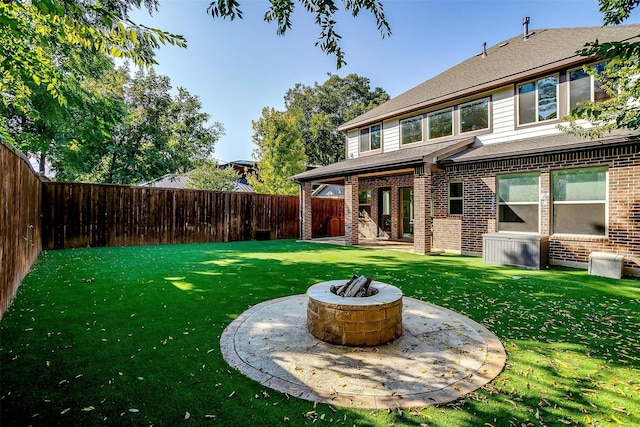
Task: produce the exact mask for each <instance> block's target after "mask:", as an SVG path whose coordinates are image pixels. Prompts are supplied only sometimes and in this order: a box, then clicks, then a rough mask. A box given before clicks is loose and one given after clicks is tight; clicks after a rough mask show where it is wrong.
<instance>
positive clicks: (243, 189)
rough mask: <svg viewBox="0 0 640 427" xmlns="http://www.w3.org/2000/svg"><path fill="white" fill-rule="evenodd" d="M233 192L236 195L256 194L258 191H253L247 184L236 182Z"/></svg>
mask: <svg viewBox="0 0 640 427" xmlns="http://www.w3.org/2000/svg"><path fill="white" fill-rule="evenodd" d="M232 191H233V192H235V193H255V192H256V190H254V189H253V187H252V186H250V185H249V184H245V183H243V182H241V181H240V180H238V181H236V184H235V186H234V187H233V190H232Z"/></svg>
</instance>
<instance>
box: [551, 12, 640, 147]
mask: <svg viewBox="0 0 640 427" xmlns="http://www.w3.org/2000/svg"><path fill="white" fill-rule="evenodd" d="M639 4H640V0H600V11H601V12H602V13H603V14H604V23H605V25H617V24H620V23H622V22H623V21H624V20H625V19H627V18H628V17H629V16H630V14H631V11H632V10H633V9H634V8H636V7H637V6H638V5H639ZM638 37H640V34H639V35H638ZM636 40H638V39H636ZM578 54H580V55H582V56H586V57H598V58H600V59H603V60H605V61H606V66H605V67H604V68H603V69H602V70H596V69H595V68H593V67H585V71H586V72H587V73H589V74H591V75H593V76H594V78H595V79H596V80H597V81H599V82H600V83H601V85H602V88H603V89H604V90H605V91H606V92H607V94H608V95H609V99H607V100H605V101H585V102H582V103H579V104H578V107H577V108H576V109H575V110H573V111H572V112H571V113H570V114H569V116H568V117H567V119H568V120H569V124H568V125H561V126H560V128H561V129H562V130H563V131H565V132H567V133H570V134H574V135H582V136H588V137H592V138H594V137H598V136H601V135H602V134H604V133H606V132H610V131H612V130H614V129H639V128H640V110H638V107H637V101H638V100H639V99H640V79H638V77H637V76H638V75H640V41H613V42H607V43H600V42H599V41H598V40H595V41H593V42H590V43H587V44H586V45H585V46H584V48H583V49H581V50H580V51H578ZM581 120H586V121H588V122H589V123H591V124H593V125H594V126H595V127H594V128H590V129H584V128H583V127H582V126H580V125H579V121H581Z"/></svg>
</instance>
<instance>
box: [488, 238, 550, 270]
mask: <svg viewBox="0 0 640 427" xmlns="http://www.w3.org/2000/svg"><path fill="white" fill-rule="evenodd" d="M548 254H549V236H542V235H539V234H518V233H488V234H483V235H482V260H483V261H484V262H486V263H489V264H502V265H512V266H514V267H523V268H529V269H532V270H540V269H543V268H545V267H546V266H547V263H548V257H549V256H548Z"/></svg>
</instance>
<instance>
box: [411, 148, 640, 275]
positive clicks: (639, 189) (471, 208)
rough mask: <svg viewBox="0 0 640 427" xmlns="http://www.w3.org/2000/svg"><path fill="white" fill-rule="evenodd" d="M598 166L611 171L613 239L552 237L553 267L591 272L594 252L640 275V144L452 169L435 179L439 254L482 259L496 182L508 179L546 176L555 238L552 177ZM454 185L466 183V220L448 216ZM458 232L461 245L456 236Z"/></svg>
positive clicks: (546, 228)
mask: <svg viewBox="0 0 640 427" xmlns="http://www.w3.org/2000/svg"><path fill="white" fill-rule="evenodd" d="M596 166H607V167H608V171H609V173H608V176H609V203H608V224H609V232H608V236H607V237H602V238H598V237H595V238H594V237H581V236H561V235H551V237H550V239H549V259H550V261H551V263H553V264H560V265H569V266H580V267H585V265H586V263H587V262H588V257H589V253H590V252H593V251H604V252H616V253H619V254H622V255H624V256H625V267H626V268H627V271H626V273H634V274H640V144H632V145H627V146H620V147H603V148H597V149H591V150H585V151H580V152H570V153H561V154H549V155H539V156H532V157H527V158H520V159H507V160H502V161H491V162H482V163H475V164H466V165H452V166H449V167H446V169H445V170H444V171H443V172H439V173H434V175H433V186H434V197H435V200H434V208H435V209H434V210H435V212H434V217H435V219H434V248H439V249H444V250H449V251H454V252H462V253H467V254H475V255H480V254H481V253H482V235H483V234H485V233H488V232H493V231H496V206H495V203H496V200H495V185H496V176H497V175H499V174H503V173H517V172H538V173H540V187H541V188H540V193H541V200H540V206H541V209H540V221H541V230H540V231H541V233H542V234H548V233H550V232H551V210H552V201H551V190H550V185H551V182H550V172H551V171H553V170H559V169H566V168H579V167H596ZM452 180H462V181H463V182H464V186H463V187H464V214H463V216H462V217H454V216H449V215H448V214H447V203H448V200H447V196H448V191H447V190H448V188H447V185H448V182H449V181H452ZM425 208H428V207H425ZM416 209H418V206H416ZM457 230H459V233H460V234H459V236H460V238H459V239H458V238H457V235H456V236H455V237H454V235H453V233H454V232H456V231H457ZM629 269H637V270H635V271H633V272H632V271H630V270H629Z"/></svg>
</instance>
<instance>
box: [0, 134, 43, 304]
mask: <svg viewBox="0 0 640 427" xmlns="http://www.w3.org/2000/svg"><path fill="white" fill-rule="evenodd" d="M41 188H42V187H41V182H40V178H39V177H38V175H37V174H36V173H35V172H34V171H33V169H32V168H31V165H30V164H29V161H28V160H27V159H26V157H24V156H20V155H17V154H15V153H13V152H12V151H11V150H10V149H9V148H8V147H6V146H5V145H3V144H0V316H2V313H4V311H5V310H6V309H7V307H8V306H9V303H10V302H11V300H12V299H13V297H14V296H15V294H16V291H17V290H18V286H19V285H20V282H21V281H22V279H23V278H24V276H25V275H26V274H27V273H28V272H29V269H30V268H31V265H32V264H33V263H34V262H35V260H36V259H37V258H38V254H39V253H40V250H41V248H42V246H41V245H42V239H41V234H40V232H41V225H42V223H41V221H40V212H41V205H40V203H41V200H42V199H41V197H40V196H41Z"/></svg>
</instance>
